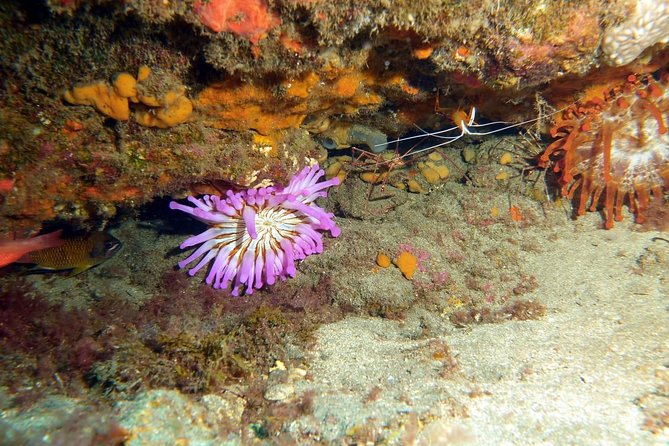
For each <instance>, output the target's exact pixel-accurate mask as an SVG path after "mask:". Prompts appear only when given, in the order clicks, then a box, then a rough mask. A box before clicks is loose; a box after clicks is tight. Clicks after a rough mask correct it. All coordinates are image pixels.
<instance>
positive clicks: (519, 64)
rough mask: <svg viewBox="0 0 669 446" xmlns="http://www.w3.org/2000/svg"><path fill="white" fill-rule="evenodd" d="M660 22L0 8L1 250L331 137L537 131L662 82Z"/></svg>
mask: <svg viewBox="0 0 669 446" xmlns="http://www.w3.org/2000/svg"><path fill="white" fill-rule="evenodd" d="M666 3H667V2H660V3H659V4H657V3H656V2H653V3H650V2H649V1H647V0H639V1H631V0H616V1H604V0H588V1H581V2H573V1H553V2H536V1H528V0H506V1H504V0H495V1H486V0H479V1H470V2H460V1H449V0H425V1H411V2H409V1H386V0H370V1H365V2H359V1H353V0H347V1H336V2H333V1H324V0H208V1H205V0H194V1H183V2H181V1H179V2H177V1H163V0H128V1H124V2H114V1H106V0H91V1H86V0H48V1H46V2H45V3H43V4H28V3H26V2H19V1H6V2H2V4H1V5H0V23H2V26H1V27H0V34H1V38H2V41H3V45H2V47H1V48H0V74H1V75H2V79H3V82H2V90H1V92H0V95H1V96H2V101H1V103H0V158H1V159H2V163H0V212H1V213H2V216H3V217H4V218H2V219H0V232H6V231H9V230H16V229H21V228H23V227H25V228H31V227H35V226H39V223H40V222H42V221H45V220H49V219H54V218H61V219H66V220H69V221H75V222H80V223H82V224H85V223H86V222H88V221H91V220H94V219H108V218H111V217H113V216H114V215H115V214H116V213H117V211H118V209H119V208H122V209H128V208H133V207H136V206H138V205H141V204H143V203H146V202H148V201H150V200H152V199H153V198H154V197H156V196H166V195H171V196H177V197H178V196H184V195H186V194H187V193H198V192H204V191H211V190H215V189H217V188H218V189H220V188H222V187H230V186H235V185H236V186H244V187H248V186H255V185H260V184H266V183H268V182H271V181H286V179H287V178H289V177H290V176H291V175H292V174H293V173H295V172H296V171H298V169H300V168H301V167H302V166H304V165H307V164H313V163H316V162H319V161H321V160H323V158H324V157H325V156H326V150H325V148H324V147H323V144H322V136H323V135H326V134H328V132H330V133H331V134H334V133H333V132H334V131H335V130H336V129H341V128H344V129H351V128H352V126H362V127H355V128H362V129H369V131H368V132H367V133H366V134H368V135H383V134H387V135H392V136H397V135H401V134H403V133H404V132H406V131H407V129H410V128H411V127H412V126H413V125H414V124H419V125H421V126H425V127H435V126H439V125H444V123H447V122H448V121H447V120H444V118H443V117H442V116H440V115H439V114H437V113H435V108H437V109H438V111H440V112H442V111H444V110H445V111H446V112H447V114H448V113H453V112H456V111H457V110H459V109H468V108H469V107H472V106H476V107H477V108H478V109H479V111H480V113H482V114H486V115H488V116H490V117H491V118H496V119H504V120H509V121H516V120H522V119H527V118H532V117H535V116H536V113H537V112H536V110H535V107H536V99H535V98H536V95H537V94H541V95H542V96H543V97H544V99H545V100H547V101H548V102H550V103H553V104H563V103H565V102H568V101H570V100H574V99H575V98H577V91H579V90H580V89H581V88H582V87H583V85H584V83H585V84H587V83H588V82H592V83H599V84H602V83H606V82H610V79H613V78H615V79H619V78H620V79H623V80H624V79H625V76H627V75H628V74H629V73H630V72H631V71H633V72H638V71H642V72H649V71H650V69H644V68H643V67H645V66H648V64H649V63H650V64H651V66H652V67H653V68H656V66H658V65H657V63H656V62H652V60H655V61H656V60H658V58H662V54H661V49H662V47H663V42H664V41H665V40H666V37H667V36H669V32H668V30H669V25H668V23H667V22H668V20H667V19H666V17H667V15H666V14H659V13H658V8H659V10H661V11H665V10H666V8H667V6H666ZM662 8H665V9H662ZM661 11H660V12H661ZM632 32H634V33H635V34H634V35H635V36H640V37H639V38H637V39H630V38H629V36H630V35H632V34H631V33H632ZM653 58H655V59H653ZM633 61H636V62H633ZM628 63H634V64H636V65H635V66H636V67H637V68H635V69H631V68H629V67H622V68H619V67H618V66H619V65H625V64H628ZM653 63H655V65H652V64H653ZM639 67H641V68H639ZM583 79H586V80H583ZM437 99H438V104H436V106H435V103H436V102H437ZM363 133H364V132H363ZM344 135H347V133H346V132H344ZM370 138H372V136H370ZM374 138H376V136H374ZM344 139H346V136H344ZM363 142H364V141H363Z"/></svg>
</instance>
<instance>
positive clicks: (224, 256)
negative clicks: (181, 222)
mask: <svg viewBox="0 0 669 446" xmlns="http://www.w3.org/2000/svg"><path fill="white" fill-rule="evenodd" d="M323 175H324V172H323V170H322V169H321V168H320V167H319V166H317V165H315V166H313V167H305V168H304V169H303V170H302V171H301V172H300V173H298V174H297V175H295V176H294V177H293V178H292V179H291V180H290V182H289V183H288V186H286V187H285V188H282V187H262V188H259V189H248V190H243V191H241V192H236V193H234V192H232V191H230V190H229V191H228V192H227V194H226V196H225V197H219V196H218V195H204V196H203V197H201V198H195V197H188V201H190V202H191V203H192V204H194V205H195V207H189V206H185V205H183V204H179V203H176V202H174V201H173V202H171V203H170V208H171V209H178V210H180V211H183V212H186V213H187V214H190V215H192V216H193V217H194V218H196V219H198V220H200V221H201V222H203V223H206V224H207V225H209V226H210V228H209V229H207V230H206V231H205V232H203V233H202V234H200V235H196V236H193V237H190V238H188V239H186V240H185V241H184V242H183V243H182V244H181V246H180V247H181V249H185V248H188V247H191V246H194V245H200V247H199V248H197V249H196V250H195V251H194V252H193V253H192V254H191V255H190V256H188V257H187V258H186V259H184V260H182V261H181V262H179V268H184V267H185V266H186V265H188V264H189V263H192V262H193V261H195V260H197V259H199V258H200V257H202V258H201V259H200V261H199V262H198V263H197V265H195V267H193V268H192V269H190V270H189V271H188V274H190V275H191V276H193V275H195V274H196V273H197V272H198V271H199V270H200V269H202V268H203V267H204V266H205V265H207V264H208V263H209V262H211V260H212V259H213V260H214V263H213V265H212V266H211V270H210V271H209V274H208V275H207V279H206V282H207V283H208V284H210V285H213V287H214V288H227V287H228V286H229V285H230V284H232V294H233V295H234V296H238V295H239V293H240V291H242V290H241V289H240V287H241V286H242V285H244V290H243V291H244V292H245V293H247V294H252V293H253V289H254V288H256V289H260V288H261V287H262V286H263V285H264V284H267V285H272V284H274V282H276V278H277V277H278V278H280V279H281V280H286V278H287V277H294V276H295V261H297V260H302V259H304V258H305V257H307V256H308V255H311V254H319V253H321V252H323V240H322V235H321V234H320V233H319V231H330V234H331V235H332V236H333V237H337V236H338V235H339V234H340V232H341V231H340V229H339V228H338V227H337V226H336V225H335V222H334V221H333V219H332V217H333V214H331V213H328V212H325V210H324V209H322V208H320V207H318V206H316V204H315V203H314V200H316V198H318V197H325V196H327V189H328V188H329V187H331V186H335V185H338V184H339V179H338V178H337V177H335V178H333V179H331V180H328V181H322V182H320V183H319V182H318V180H319V179H320V178H321V177H322V176H323Z"/></svg>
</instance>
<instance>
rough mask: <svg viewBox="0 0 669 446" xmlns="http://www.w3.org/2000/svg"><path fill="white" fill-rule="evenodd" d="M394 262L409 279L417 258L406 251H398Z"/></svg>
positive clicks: (416, 264)
mask: <svg viewBox="0 0 669 446" xmlns="http://www.w3.org/2000/svg"><path fill="white" fill-rule="evenodd" d="M394 263H395V266H397V267H398V268H399V269H400V271H401V272H402V274H403V275H404V277H405V278H407V279H408V280H411V278H412V277H413V274H414V273H415V272H416V268H418V259H417V258H416V256H415V255H413V254H411V253H410V252H407V251H402V252H400V253H399V255H398V256H397V258H396V259H395V262H394Z"/></svg>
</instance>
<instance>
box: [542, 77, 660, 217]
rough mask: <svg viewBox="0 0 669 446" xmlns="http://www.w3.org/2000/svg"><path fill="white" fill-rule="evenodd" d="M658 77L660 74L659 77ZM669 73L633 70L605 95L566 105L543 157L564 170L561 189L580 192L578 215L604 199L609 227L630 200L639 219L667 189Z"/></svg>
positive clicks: (557, 169) (556, 169) (564, 192)
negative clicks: (624, 80) (643, 73)
mask: <svg viewBox="0 0 669 446" xmlns="http://www.w3.org/2000/svg"><path fill="white" fill-rule="evenodd" d="M656 79H657V80H656ZM668 85H669V74H667V73H665V72H663V73H661V74H659V75H657V76H656V77H654V76H652V75H644V76H642V77H638V76H635V75H630V76H629V77H628V78H627V80H626V82H625V83H624V84H622V85H621V86H619V87H616V88H613V89H612V90H611V91H609V92H607V93H605V94H604V95H602V96H596V97H591V98H585V99H584V100H583V101H582V102H581V103H578V104H574V105H572V106H570V107H569V108H567V109H565V110H564V112H563V113H562V114H561V115H560V116H559V118H558V119H557V122H556V124H555V126H554V127H553V128H552V130H551V135H552V136H553V137H556V138H558V139H557V140H556V141H555V142H553V143H552V144H551V145H550V146H548V148H547V149H546V151H545V152H544V153H543V154H542V156H541V158H540V165H541V166H542V167H546V166H548V165H552V166H553V171H554V172H556V173H559V174H560V183H561V184H562V195H563V196H566V197H569V198H570V199H571V198H573V197H574V195H575V193H576V191H577V190H580V192H579V195H578V208H577V215H583V214H584V213H585V211H586V208H587V207H588V204H589V210H590V211H594V210H596V208H597V206H598V204H599V203H600V199H601V198H602V196H603V197H604V198H603V201H604V212H605V225H604V226H605V227H606V228H607V229H609V228H611V227H613V220H615V221H620V220H622V206H623V204H624V202H625V201H627V203H628V205H629V207H630V210H631V211H632V212H633V213H634V214H635V216H636V222H637V223H643V222H644V220H645V217H644V210H645V209H646V208H647V207H648V203H649V201H650V200H651V195H652V196H653V199H655V200H659V202H660V203H662V200H664V197H663V194H664V191H665V190H667V189H669V134H668V133H667V125H666V116H667V113H668V112H669V92H667V86H668Z"/></svg>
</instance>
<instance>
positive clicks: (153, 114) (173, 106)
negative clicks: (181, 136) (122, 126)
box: [134, 88, 193, 129]
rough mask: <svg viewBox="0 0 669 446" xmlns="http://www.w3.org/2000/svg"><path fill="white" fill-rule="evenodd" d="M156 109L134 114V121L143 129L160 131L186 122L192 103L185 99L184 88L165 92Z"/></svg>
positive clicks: (139, 111) (191, 110)
mask: <svg viewBox="0 0 669 446" xmlns="http://www.w3.org/2000/svg"><path fill="white" fill-rule="evenodd" d="M158 104H159V106H158V107H156V108H146V109H144V110H137V111H136V112H135V116H134V117H135V121H137V123H138V124H140V125H143V126H145V127H158V128H162V129H166V128H170V127H174V126H175V125H179V124H181V123H183V122H186V121H187V120H188V118H189V117H190V115H191V113H193V103H192V102H191V100H190V99H188V98H187V97H186V94H185V88H181V89H177V90H172V91H169V92H167V94H165V96H164V97H163V98H162V99H161V100H160V101H159V102H158Z"/></svg>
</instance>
